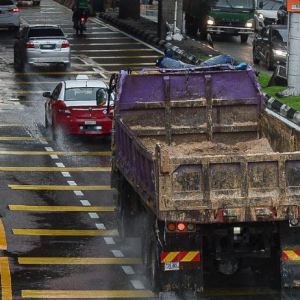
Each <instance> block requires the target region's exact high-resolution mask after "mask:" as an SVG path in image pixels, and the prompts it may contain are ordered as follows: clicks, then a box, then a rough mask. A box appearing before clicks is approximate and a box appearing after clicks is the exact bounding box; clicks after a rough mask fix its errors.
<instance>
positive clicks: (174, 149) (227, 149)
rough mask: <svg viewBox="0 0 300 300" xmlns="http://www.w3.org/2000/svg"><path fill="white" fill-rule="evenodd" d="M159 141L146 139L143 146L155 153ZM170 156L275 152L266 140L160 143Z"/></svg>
mask: <svg viewBox="0 0 300 300" xmlns="http://www.w3.org/2000/svg"><path fill="white" fill-rule="evenodd" d="M156 143H157V140H155V139H149V138H145V139H143V144H144V145H145V146H146V147H147V148H149V149H150V150H151V151H153V152H154V150H155V145H156ZM159 143H160V144H161V145H162V147H163V149H164V150H166V151H167V152H169V154H170V156H203V155H226V154H258V153H269V152H274V151H273V149H272V148H271V146H270V144H269V142H268V140H267V139H266V138H263V139H258V140H252V141H249V142H241V143H237V144H235V145H226V144H222V143H212V142H202V143H188V144H187V143H182V144H175V143H172V144H171V145H169V146H168V145H167V144H166V143H165V142H159Z"/></svg>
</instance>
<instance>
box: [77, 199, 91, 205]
mask: <svg viewBox="0 0 300 300" xmlns="http://www.w3.org/2000/svg"><path fill="white" fill-rule="evenodd" d="M80 202H81V204H82V205H83V206H91V203H90V202H89V201H88V200H80Z"/></svg>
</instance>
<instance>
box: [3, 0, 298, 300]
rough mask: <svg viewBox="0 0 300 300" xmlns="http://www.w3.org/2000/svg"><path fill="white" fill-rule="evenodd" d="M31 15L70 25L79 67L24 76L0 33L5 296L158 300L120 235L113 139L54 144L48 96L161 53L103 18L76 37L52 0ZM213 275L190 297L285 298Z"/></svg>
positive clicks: (134, 247) (241, 278)
mask: <svg viewBox="0 0 300 300" xmlns="http://www.w3.org/2000/svg"><path fill="white" fill-rule="evenodd" d="M21 16H22V23H23V25H24V24H59V25H61V27H62V28H63V30H64V31H65V33H66V34H68V35H69V41H70V43H71V49H72V68H71V70H70V71H68V72H65V71H64V69H63V67H59V66H51V65H50V66H47V65H46V66H45V65H39V66H34V67H26V69H25V70H24V72H22V73H15V71H14V68H13V42H14V39H13V37H12V33H11V32H7V31H0V47H1V54H2V56H1V57H0V64H1V65H0V71H1V72H0V86H1V90H0V120H1V122H0V172H1V181H0V200H1V201H0V213H1V219H0V250H1V252H0V254H1V257H0V269H1V289H0V293H1V295H0V299H3V300H16V299H109V298H115V299H128V298H132V299H152V298H156V297H157V295H154V294H152V292H151V291H150V290H149V282H148V279H147V278H146V277H145V276H143V275H142V274H141V266H140V263H141V255H140V241H139V239H128V238H127V239H124V238H120V237H119V236H118V232H117V225H116V214H115V204H116V196H117V195H116V191H114V190H111V189H110V172H109V167H110V139H109V138H102V137H88V136H86V137H73V138H68V139H67V138H65V137H59V138H58V140H57V141H56V142H54V141H52V140H51V135H50V132H48V131H46V130H45V127H44V99H43V98H42V93H43V92H44V91H52V90H53V89H54V87H55V86H56V84H57V83H58V82H59V81H61V80H67V79H71V78H74V77H75V76H76V75H78V74H88V75H89V76H90V78H93V79H96V78H102V79H103V80H105V81H108V80H109V76H110V75H111V73H113V72H117V71H119V70H120V69H127V68H128V67H130V66H143V67H147V66H153V62H154V61H155V60H156V59H157V57H159V56H160V53H158V52H156V51H154V50H153V49H151V48H149V47H148V46H147V45H144V44H142V43H141V42H139V41H137V40H135V39H132V38H131V37H129V36H125V35H124V34H122V33H120V32H119V31H118V30H116V29H114V28H113V27H111V26H107V25H105V24H104V23H102V22H101V21H100V20H97V19H93V18H91V19H90V20H89V21H88V31H87V33H86V34H84V36H82V37H79V36H76V35H75V34H74V30H73V28H72V23H71V11H70V10H69V9H67V8H65V7H62V6H61V5H58V4H57V3H55V2H53V1H51V0H42V3H41V7H30V8H22V9H21ZM205 278H206V279H205V281H206V283H205V284H206V285H207V287H208V289H207V291H206V293H205V295H203V296H198V297H195V296H194V295H185V299H261V297H262V296H263V297H264V298H265V299H280V298H281V297H280V296H279V295H278V291H276V290H271V289H270V288H269V287H268V286H267V285H266V283H265V281H264V279H261V280H260V282H259V284H258V283H257V280H255V278H253V276H252V275H251V274H250V272H249V271H247V270H246V271H244V272H242V273H240V274H239V275H237V276H236V277H234V278H231V279H228V280H224V278H215V277H213V276H208V275H206V276H205ZM161 297H162V298H164V299H176V297H175V296H174V295H169V294H163V295H161ZM288 299H296V298H295V297H293V298H289V297H288Z"/></svg>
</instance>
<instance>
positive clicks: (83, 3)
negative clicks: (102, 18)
mask: <svg viewBox="0 0 300 300" xmlns="http://www.w3.org/2000/svg"><path fill="white" fill-rule="evenodd" d="M72 10H73V17H72V20H73V22H74V29H76V24H77V22H78V20H80V18H82V17H85V18H86V19H87V18H88V17H89V15H90V11H91V6H90V4H89V2H88V0H77V1H76V2H75V3H74V5H73V7H72Z"/></svg>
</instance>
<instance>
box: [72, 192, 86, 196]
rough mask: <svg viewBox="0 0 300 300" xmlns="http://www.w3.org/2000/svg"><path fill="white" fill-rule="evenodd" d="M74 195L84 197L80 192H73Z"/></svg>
mask: <svg viewBox="0 0 300 300" xmlns="http://www.w3.org/2000/svg"><path fill="white" fill-rule="evenodd" d="M74 194H75V195H76V196H84V194H83V192H82V191H74Z"/></svg>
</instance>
